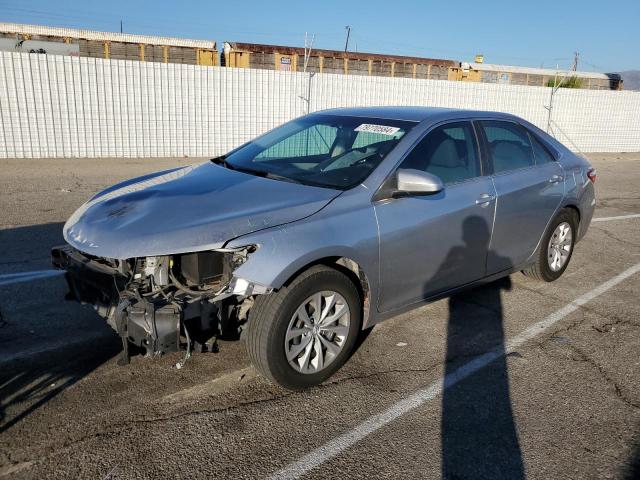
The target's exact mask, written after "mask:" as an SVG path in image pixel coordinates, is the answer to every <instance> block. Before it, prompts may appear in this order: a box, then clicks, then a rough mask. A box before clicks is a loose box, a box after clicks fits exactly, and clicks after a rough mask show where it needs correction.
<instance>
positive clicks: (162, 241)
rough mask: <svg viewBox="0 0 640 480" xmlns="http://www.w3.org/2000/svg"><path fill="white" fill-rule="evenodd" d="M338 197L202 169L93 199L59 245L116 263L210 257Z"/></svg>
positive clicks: (170, 173) (171, 173) (145, 180)
mask: <svg viewBox="0 0 640 480" xmlns="http://www.w3.org/2000/svg"><path fill="white" fill-rule="evenodd" d="M340 193H341V192H340V191H338V190H331V189H327V188H319V187H313V186H307V185H300V184H294V183H288V182H284V181H279V180H272V179H268V178H263V177H257V176H254V175H249V174H246V173H242V172H238V171H233V170H229V169H227V168H224V167H221V166H219V165H215V164H213V163H211V162H207V163H203V164H200V165H192V166H188V167H184V168H178V169H174V170H167V171H164V172H159V173H156V174H151V175H146V176H144V177H138V178H135V179H133V180H129V181H126V182H123V183H120V184H118V185H114V186H113V187H110V188H108V189H106V190H104V191H102V192H100V193H99V194H97V195H96V196H95V197H93V198H92V199H91V200H89V201H88V202H87V203H85V204H84V205H83V206H82V207H80V208H79V209H78V210H77V211H76V212H75V213H74V214H73V215H72V216H71V218H69V220H68V221H67V223H66V224H65V226H64V238H65V240H66V241H67V242H68V243H69V244H70V245H72V246H73V247H75V248H77V249H78V250H81V251H83V252H85V253H88V254H90V255H95V256H99V257H106V258H118V259H125V258H133V257H145V256H154V255H170V254H177V253H186V252H196V251H202V250H211V249H214V248H220V247H221V246H223V245H224V244H225V243H226V242H227V241H229V240H231V239H233V238H235V237H238V236H240V235H244V234H247V233H251V232H255V231H257V230H261V229H264V228H267V227H273V226H276V225H281V224H284V223H289V222H293V221H295V220H299V219H301V218H304V217H307V216H309V215H312V214H313V213H315V212H317V211H318V210H320V209H321V208H322V207H324V206H325V205H327V203H329V202H330V201H331V200H332V199H333V198H335V197H336V196H338V195H339V194H340Z"/></svg>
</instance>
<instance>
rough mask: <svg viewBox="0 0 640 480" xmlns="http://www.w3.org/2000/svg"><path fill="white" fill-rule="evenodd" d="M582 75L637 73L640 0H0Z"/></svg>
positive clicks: (4, 17) (9, 10) (147, 25)
mask: <svg viewBox="0 0 640 480" xmlns="http://www.w3.org/2000/svg"><path fill="white" fill-rule="evenodd" d="M120 19H122V20H123V23H124V31H125V32H129V33H143V34H154V35H166V36H177V37H189V38H204V39H210V40H216V41H218V42H222V41H233V40H235V41H245V42H254V43H273V44H285V45H295V46H302V45H303V43H304V33H305V31H306V32H309V33H315V35H316V41H315V44H314V46H316V47H318V48H329V49H343V48H344V41H345V34H346V31H345V28H344V27H345V25H350V26H351V27H352V30H351V40H350V42H349V45H350V49H354V50H355V49H356V48H357V50H358V51H363V52H377V53H390V54H403V55H414V56H428V57H437V58H451V59H456V60H463V61H470V60H472V59H473V56H474V55H475V54H476V53H482V54H484V55H485V62H487V63H507V64H512V65H524V66H533V67H540V66H545V67H548V68H555V66H556V65H559V66H560V67H561V68H568V67H569V66H570V65H571V62H572V57H573V52H574V51H578V52H580V64H579V69H580V70H587V71H606V72H615V71H620V70H630V69H640V37H639V35H638V32H639V31H640V27H639V26H638V24H640V0H616V1H610V2H603V1H602V0H598V1H597V2H596V1H593V0H582V1H573V0H565V1H547V0H538V1H535V2H523V1H517V0H511V1H503V0H495V1H491V0H485V1H481V0H478V1H460V0H459V1H455V0H440V1H427V0H425V1H401V0H396V1H390V0H382V1H378V0H368V1H348V0H316V1H315V2H311V1H304V0H297V1H289V0H287V1H279V2H278V1H275V0H273V1H270V2H267V1H252V0H244V1H242V2H233V1H230V0H227V1H218V2H210V1H205V0H182V1H179V2H172V1H165V0H156V1H142V0H128V1H123V0H102V1H100V2H97V1H88V0H84V1H81V0H59V1H56V0H0V21H8V22H21V23H37V24H45V25H55V26H68V27H78V28H90V29H96V30H110V31H118V30H119V28H120Z"/></svg>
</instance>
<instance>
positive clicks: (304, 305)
mask: <svg viewBox="0 0 640 480" xmlns="http://www.w3.org/2000/svg"><path fill="white" fill-rule="evenodd" d="M316 305H320V308H316V307H315V306H316ZM334 318H335V320H334ZM361 324H362V306H361V300H360V295H359V293H358V290H357V288H356V287H355V285H354V284H353V282H352V281H351V280H350V279H349V277H347V276H346V275H345V274H344V273H342V272H339V271H337V270H334V269H333V268H330V267H327V266H325V265H316V266H313V267H311V268H310V269H309V270H307V271H305V272H303V273H302V274H300V275H299V276H298V277H297V278H295V279H294V280H293V282H291V283H290V284H289V285H287V286H285V287H282V288H281V289H280V290H278V291H277V292H274V293H271V294H269V295H259V296H258V297H256V301H255V303H254V305H253V307H252V308H251V311H250V312H249V324H248V330H247V341H246V345H247V352H248V354H249V358H250V359H251V362H252V363H253V365H254V366H255V368H256V369H257V370H258V371H259V372H260V373H261V374H262V375H263V376H265V377H267V378H268V379H270V380H272V381H273V382H275V383H278V384H279V385H282V386H283V387H285V388H288V389H292V390H300V389H303V388H307V387H311V386H314V385H318V384H320V383H322V382H323V381H324V380H326V379H327V378H329V377H330V376H331V375H333V374H334V373H335V372H336V371H337V370H338V369H339V368H340V367H341V366H342V365H343V364H344V362H345V361H346V360H347V359H348V358H349V355H350V353H351V350H352V349H353V346H354V343H355V341H356V339H357V337H358V333H359V331H360V327H361ZM305 345H306V346H305Z"/></svg>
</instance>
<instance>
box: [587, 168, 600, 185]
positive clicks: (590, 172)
mask: <svg viewBox="0 0 640 480" xmlns="http://www.w3.org/2000/svg"><path fill="white" fill-rule="evenodd" d="M587 177H589V180H591V183H596V178H598V175H597V171H596V169H595V168H590V169H589V170H587Z"/></svg>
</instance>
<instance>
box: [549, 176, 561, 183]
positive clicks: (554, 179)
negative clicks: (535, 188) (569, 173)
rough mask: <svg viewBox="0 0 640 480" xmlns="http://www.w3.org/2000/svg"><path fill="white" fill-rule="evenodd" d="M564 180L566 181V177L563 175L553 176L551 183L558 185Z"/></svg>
mask: <svg viewBox="0 0 640 480" xmlns="http://www.w3.org/2000/svg"><path fill="white" fill-rule="evenodd" d="M562 180H564V177H563V176H562V175H552V176H551V178H550V179H549V183H558V182H561V181H562Z"/></svg>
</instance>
